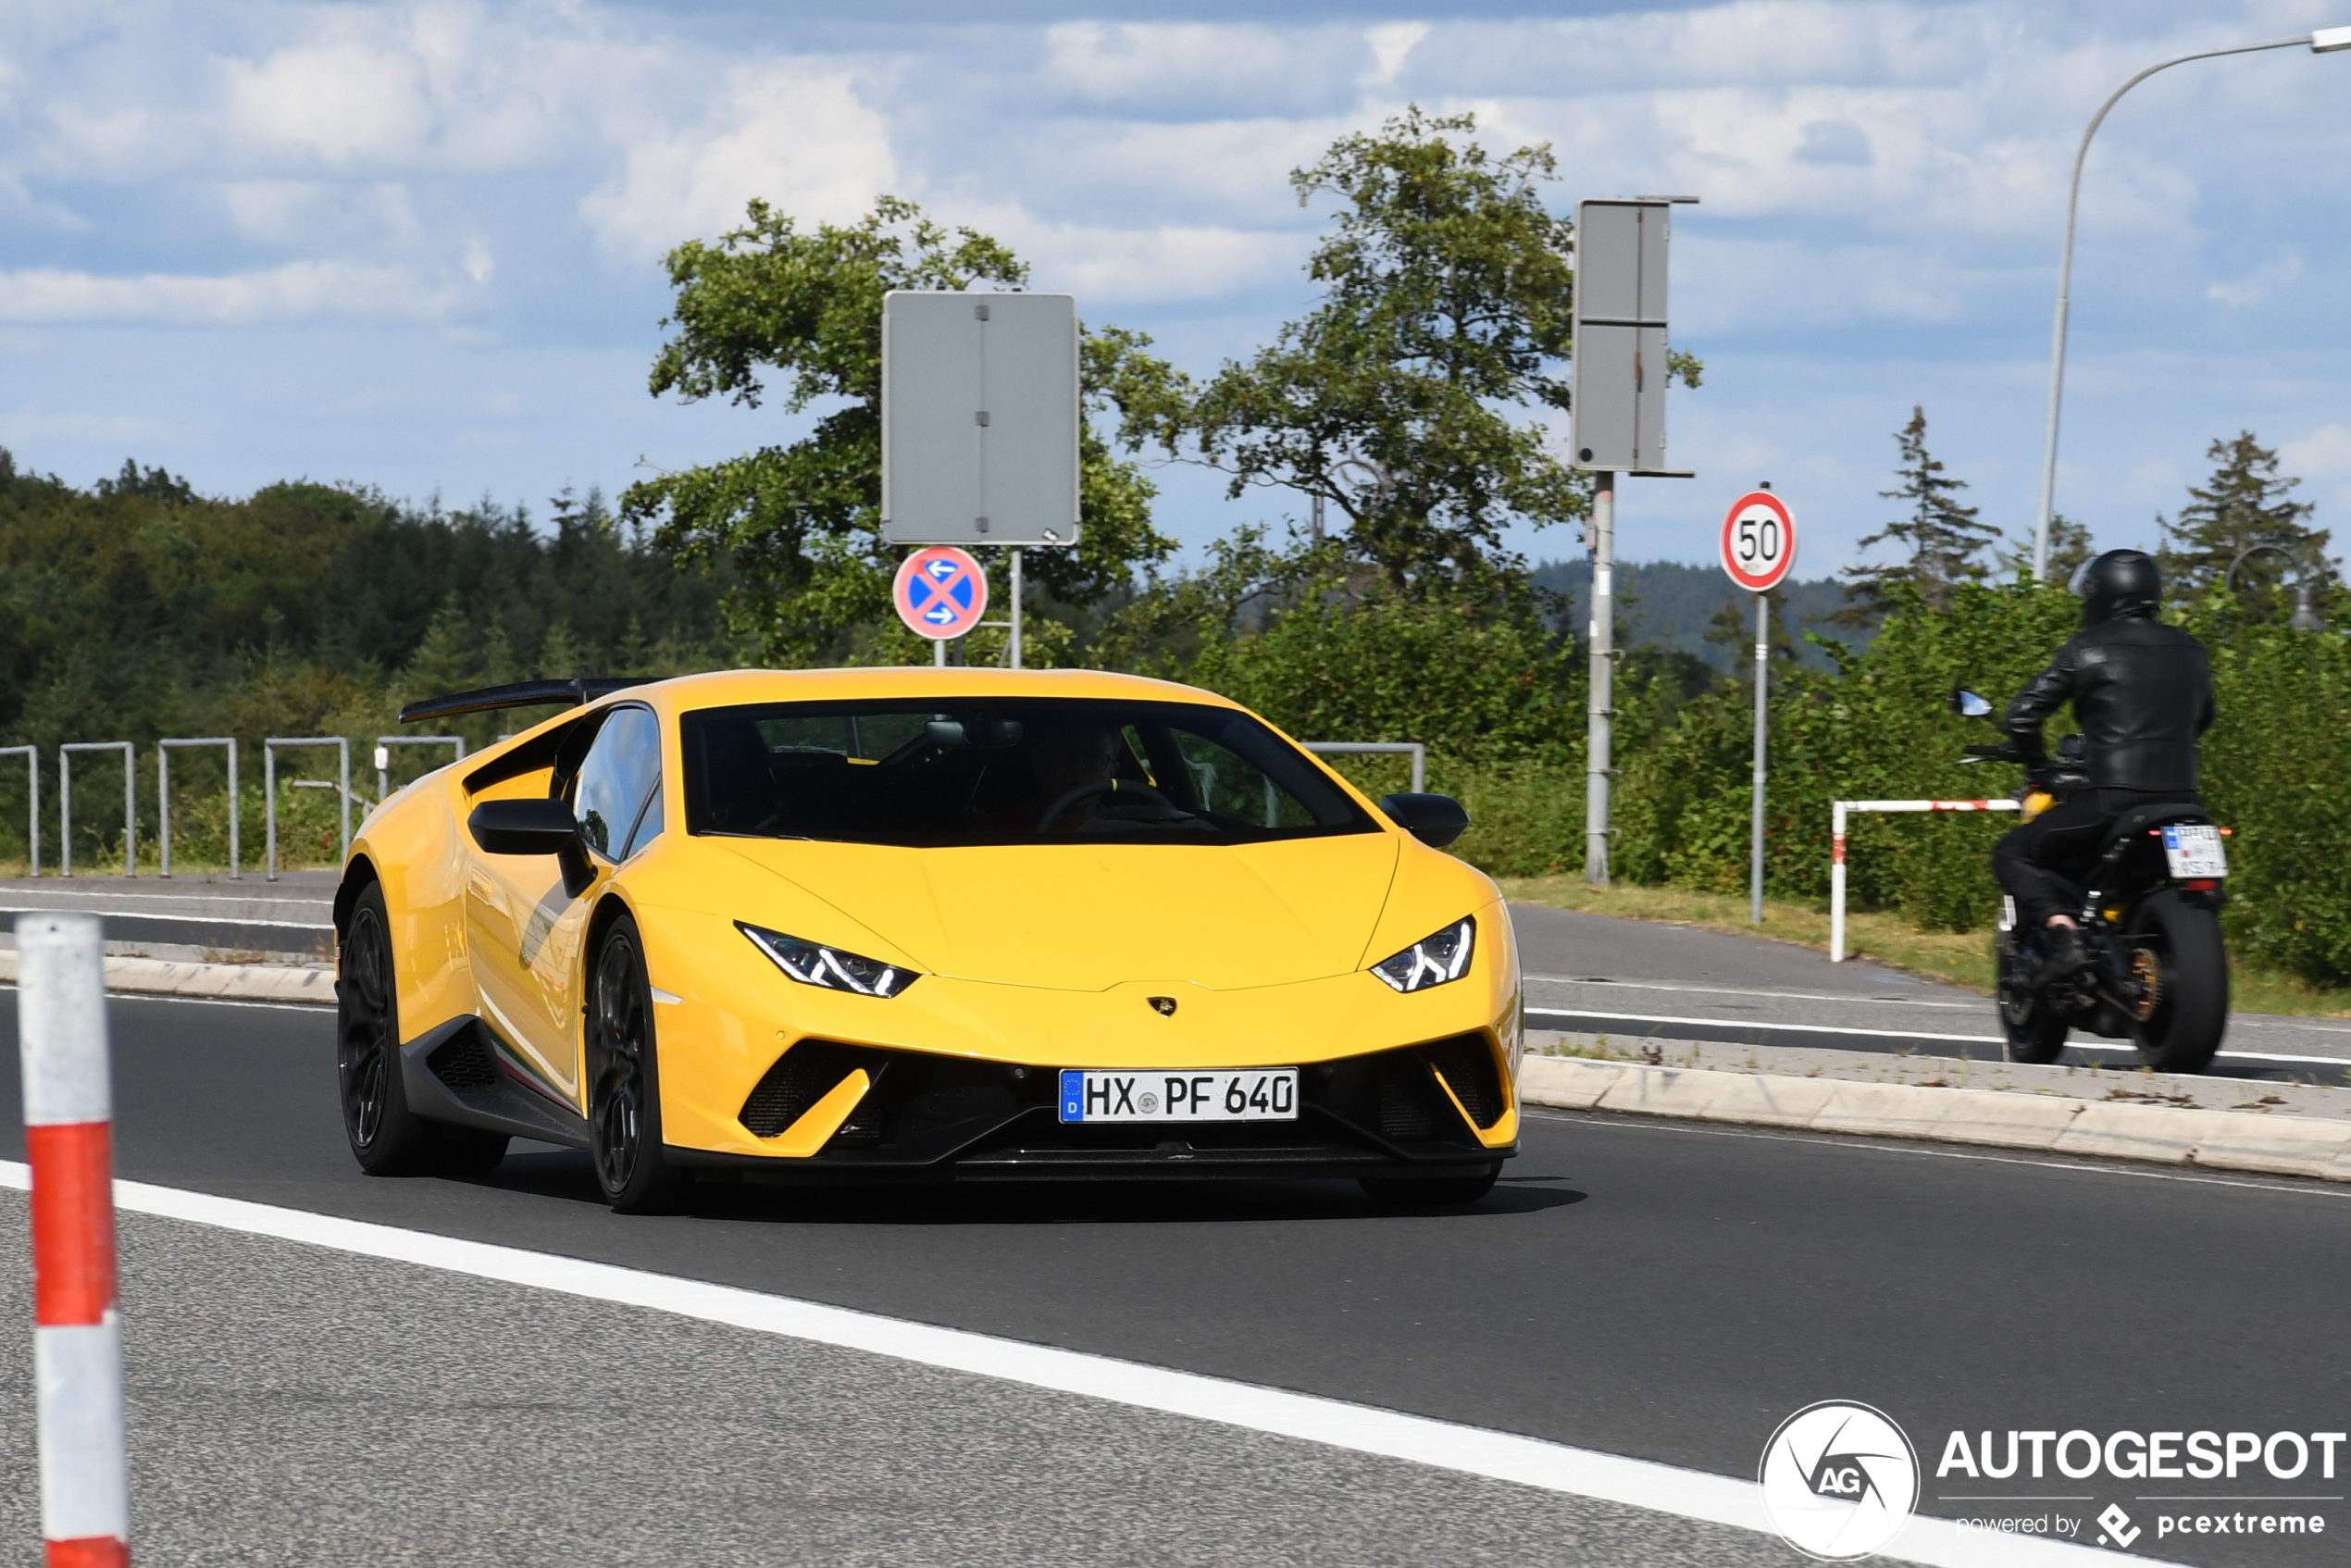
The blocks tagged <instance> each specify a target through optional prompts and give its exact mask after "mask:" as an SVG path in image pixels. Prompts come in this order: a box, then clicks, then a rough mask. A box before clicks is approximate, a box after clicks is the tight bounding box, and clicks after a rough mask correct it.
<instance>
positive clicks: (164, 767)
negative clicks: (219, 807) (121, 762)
mask: <svg viewBox="0 0 2351 1568" xmlns="http://www.w3.org/2000/svg"><path fill="white" fill-rule="evenodd" d="M188 746H226V747H228V748H229V880H230V881H231V882H242V881H243V880H244V872H243V869H242V868H241V867H240V866H239V865H238V855H237V742H236V739H235V737H233V736H229V735H210V736H205V737H204V738H203V739H201V740H158V741H156V742H155V837H156V840H157V841H158V842H159V843H160V844H161V846H162V852H163V874H164V875H165V876H166V877H168V876H170V875H171V753H172V749H173V748H174V747H188Z"/></svg>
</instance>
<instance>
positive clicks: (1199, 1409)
mask: <svg viewBox="0 0 2351 1568" xmlns="http://www.w3.org/2000/svg"><path fill="white" fill-rule="evenodd" d="M0 1188H16V1189H18V1190H19V1191H24V1190H28V1189H29V1188H31V1170H30V1168H29V1167H28V1166H26V1165H25V1164H22V1163H20V1162H19V1161H14V1160H0ZM114 1188H115V1206H116V1207H117V1208H118V1209H121V1210H126V1211H128V1212H130V1213H140V1214H155V1215H157V1216H159V1217H162V1218H165V1219H176V1220H182V1221H186V1222H187V1223H189V1224H192V1225H207V1226H215V1227H217V1228H218V1229H222V1230H231V1231H236V1232H238V1233H240V1234H242V1235H246V1236H268V1237H275V1238H278V1239H280V1240H283V1241H296V1242H302V1243H305V1244H306V1245H309V1246H314V1247H326V1248H330V1249H332V1250H334V1251H339V1252H351V1253H356V1254H357V1255H359V1256H362V1257H369V1258H383V1259H386V1260H388V1261H391V1262H394V1263H414V1264H416V1265H417V1266H419V1267H423V1268H433V1269H441V1270H442V1271H444V1272H446V1273H450V1274H458V1275H465V1276H469V1277H471V1278H475V1279H492V1280H498V1281H501V1282H503V1283H505V1284H510V1285H521V1286H527V1287H529V1288H533V1289H540V1290H553V1291H556V1292H558V1293H560V1294H563V1295H566V1296H579V1297H584V1298H586V1299H588V1300H597V1301H612V1302H615V1303H617V1304H619V1305H622V1306H632V1307H641V1308H644V1309H647V1310H650V1311H653V1312H664V1313H674V1314H676V1315H678V1316H679V1317H688V1318H693V1319H695V1320H697V1321H699V1322H703V1323H717V1324H724V1325H728V1326H730V1327H735V1328H745V1329H750V1330H752V1331H753V1332H754V1333H761V1334H775V1335H780V1336H782V1337H784V1338H792V1339H802V1340H807V1341H809V1342H811V1343H814V1344H819V1345H832V1346H837V1347H839V1348H840V1349H842V1350H862V1351H865V1352H866V1353H867V1354H870V1355H878V1356H888V1357H890V1358H891V1359H893V1360H897V1361H905V1362H913V1363H916V1364H918V1365H922V1366H935V1367H942V1368H945V1369H947V1370H949V1371H953V1372H966V1373H970V1374H973V1375H976V1376H981V1377H994V1378H1000V1379H1002V1380H1003V1381H1005V1382H1008V1383H1019V1384H1024V1385H1026V1386H1027V1387H1030V1388H1051V1389H1053V1390H1054V1391H1056V1392H1059V1393H1064V1394H1076V1395H1078V1396H1080V1397H1082V1398H1087V1399H1095V1400H1106V1401H1108V1402H1110V1403H1113V1404H1121V1405H1126V1406H1130V1407H1132V1408H1134V1409H1138V1410H1151V1411H1158V1412H1163V1413H1164V1414H1169V1415H1184V1416H1190V1417H1192V1418H1193V1419H1195V1420H1200V1421H1215V1422H1221V1423H1223V1424H1225V1425H1229V1426H1238V1427H1241V1428H1243V1429H1244V1430H1247V1431H1251V1432H1263V1433H1267V1434H1270V1435H1272V1436H1275V1437H1295V1438H1298V1439H1300V1440H1301V1441H1304V1442H1310V1443H1321V1444H1323V1445H1325V1447H1329V1448H1335V1449H1344V1450H1349V1451H1351V1452H1355V1453H1368V1454H1376V1455H1379V1456H1381V1457H1383V1458H1387V1459H1400V1460H1404V1461H1407V1462H1412V1463H1415V1464H1425V1465H1429V1466H1431V1467H1433V1468H1436V1469H1439V1470H1451V1471H1457V1472H1460V1473H1462V1474H1464V1475H1482V1476H1486V1477H1487V1478H1489V1479H1492V1480H1497V1481H1508V1482H1512V1483H1514V1484H1516V1485H1519V1486H1524V1487H1536V1488H1538V1489H1540V1490H1543V1491H1549V1492H1561V1493H1564V1494H1566V1495H1568V1496H1571V1497H1581V1498H1590V1499H1593V1500H1598V1501H1603V1502H1612V1503H1621V1504H1623V1505H1625V1506H1627V1507H1632V1508H1642V1509H1647V1510H1648V1511H1650V1512H1656V1513H1670V1514H1673V1515H1674V1516H1676V1517H1679V1518H1683V1519H1695V1520H1698V1521H1701V1522H1703V1523H1706V1524H1727V1525H1730V1526H1732V1527H1734V1528H1736V1529H1742V1530H1752V1531H1756V1532H1759V1533H1761V1534H1766V1535H1768V1534H1770V1533H1771V1525H1770V1524H1769V1522H1768V1521H1767V1520H1766V1519H1765V1517H1764V1513H1763V1507H1762V1501H1761V1499H1760V1497H1759V1496H1758V1494H1757V1491H1756V1487H1755V1484H1754V1483H1753V1482H1751V1481H1742V1480H1736V1479H1734V1478H1732V1477H1730V1476H1727V1475H1709V1474H1707V1473H1706V1472H1704V1471H1698V1470H1685V1469H1682V1468H1680V1467H1679V1466H1676V1465H1671V1464H1659V1463H1656V1462H1653V1461H1649V1460H1642V1459H1625V1458H1623V1457H1621V1456H1619V1455H1616V1454H1610V1453H1601V1452H1599V1451H1598V1450H1592V1449H1578V1448H1570V1447H1568V1446H1567V1445H1565V1444H1563V1443H1549V1442H1545V1441H1543V1440H1542V1439H1540V1438H1537V1437H1519V1436H1517V1435H1515V1434H1513V1433H1509V1432H1494V1431H1488V1430H1486V1429H1485V1428H1483V1427H1477V1426H1462V1425H1456V1424H1454V1423H1452V1422H1448V1421H1437V1420H1434V1419H1431V1418H1430V1417H1427V1416H1420V1415H1406V1414H1404V1413H1402V1412H1398V1411H1389V1410H1380V1409H1376V1408H1375V1407H1372V1406H1369V1405H1357V1404H1349V1403H1346V1402H1344V1401H1342V1400H1330V1399H1323V1398H1320V1397H1318V1396H1315V1395H1312V1394H1299V1393H1292V1392H1290V1391H1288V1390H1287V1389H1283V1388H1260V1387H1257V1386H1256V1385H1253V1384H1248V1383H1238V1382H1233V1381H1231V1380H1229V1379H1226V1378H1222V1377H1208V1376H1203V1375H1200V1374H1199V1373H1194V1372H1176V1371H1173V1370H1170V1369H1168V1368H1166V1367H1157V1366H1146V1365H1143V1364H1142V1363H1138V1362H1127V1361H1120V1360H1117V1359H1115V1358H1114V1357H1111V1356H1101V1355H1092V1354H1088V1353H1087V1352H1084V1351H1080V1350H1059V1349H1056V1348H1054V1347H1052V1346H1050V1345H1031V1344H1024V1343H1021V1342H1020V1341H1018V1340H1014V1339H1000V1338H996V1337H994V1336H992V1335H987V1334H975V1333H972V1332H970V1331H969V1330H967V1329H961V1328H940V1327H937V1326H935V1325H930V1324H924V1323H909V1322H907V1321H905V1320H904V1319H902V1318H893V1317H883V1316H881V1315H879V1314H877V1313H861V1312H852V1311H851V1310H850V1309H848V1308H846V1307H830V1306H825V1305H822V1304H821V1303H818V1302H815V1301H802V1300H794V1299H792V1298H790V1297H789V1296H769V1295H763V1294H761V1293H760V1292H758V1291H754V1290H743V1289H739V1288H735V1287H733V1286H728V1285H712V1284H709V1283H706V1282H704V1281H703V1280H698V1279H681V1278H678V1277H677V1276H670V1275H658V1274H647V1273H644V1272H642V1271H641V1270H638V1269H628V1268H619V1267H616V1266H615V1265H613V1264H611V1263H588V1262H586V1261H584V1260H581V1259H578V1258H562V1257H556V1256H554V1255H553V1254H551V1253H546V1252H530V1251H523V1250H522V1249H520V1248H516V1247H498V1246H492V1245H491V1244H489V1243H487V1242H481V1241H466V1240H461V1239H459V1238H456V1237H451V1236H436V1235H433V1234H432V1233H430V1232H429V1231H417V1230H403V1229H401V1228H399V1227H397V1226H386V1225H375V1224H371V1223H369V1222H367V1221H365V1220H348V1219H342V1218H340V1217H338V1216H335V1215H332V1214H319V1213H309V1212H308V1211H306V1210H302V1209H281V1208H279V1207H277V1206H275V1205H273V1204H267V1203H249V1202H246V1201H243V1199H237V1198H221V1197H216V1196H214V1195H213V1194H211V1193H207V1192H190V1191H187V1190H184V1189H182V1188H172V1187H153V1186H150V1185H148V1184H147V1183H145V1182H138V1181H117V1182H116V1183H115V1184H114ZM1897 1549H1898V1551H1899V1555H1900V1557H1901V1559H1902V1560H1903V1561H1907V1562H1920V1563H1926V1564H1929V1565H1931V1568H2009V1565H2011V1564H2023V1565H2025V1568H2034V1565H2036V1564H2042V1563H2046V1564H2049V1565H2050V1568H2059V1565H2063V1568H2091V1565H2093V1564H2096V1563H2111V1562H2113V1561H2114V1560H2113V1558H2112V1556H2111V1555H2110V1554H2108V1553H2106V1552H2095V1551H2092V1550H2090V1549H2088V1548H2085V1547H2078V1546H2069V1545H2065V1544H2063V1543H2060V1542H2056V1541H2043V1540H2037V1539H2019V1538H2014V1537H1996V1538H1995V1537H1989V1536H1988V1535H1987V1534H1985V1533H1984V1532H1971V1531H1964V1530H1961V1529H1960V1528H1959V1526H1958V1525H1957V1524H1953V1523H1952V1522H1950V1521H1949V1520H1945V1519H1932V1518H1924V1517H1921V1518H1917V1519H1913V1520H1912V1521H1911V1523H1910V1524H1909V1528H1908V1529H1906V1530H1905V1531H1904V1532H1903V1534H1902V1536H1901V1538H1900V1540H1899V1541H1898V1542H1897ZM1889 1555H1891V1553H1890V1554H1889Z"/></svg>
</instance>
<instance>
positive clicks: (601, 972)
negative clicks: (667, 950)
mask: <svg viewBox="0 0 2351 1568" xmlns="http://www.w3.org/2000/svg"><path fill="white" fill-rule="evenodd" d="M653 1033H654V1031H653V987H652V984H651V982H649V981H648V980H647V979H646V978H645V958H644V950H643V946H642V943H641V940H640V939H639V937H638V934H637V923H636V922H635V921H634V920H632V919H630V918H629V917H628V915H621V916H619V917H618V918H617V919H616V920H615V921H614V922H613V923H612V925H611V927H609V928H608V929H607V930H606V931H605V932H604V938H603V941H602V942H601V943H600V944H599V945H598V946H597V949H596V966H595V970H594V977H593V979H592V980H591V985H590V989H589V1002H588V1142H589V1150H590V1152H591V1155H592V1156H593V1158H594V1161H595V1166H596V1184H597V1186H598V1187H600V1188H603V1194H604V1201H606V1202H607V1203H610V1204H611V1205H612V1206H613V1208H614V1209H615V1210H616V1211H617V1212H618V1213H624V1214H644V1213H661V1212H663V1211H664V1210H666V1209H669V1208H672V1207H674V1206H675V1205H676V1203H677V1202H678V1199H679V1198H680V1196H681V1195H682V1194H683V1192H684V1189H685V1187H686V1179H685V1175H684V1173H683V1172H681V1171H679V1170H678V1168H677V1167H676V1166H675V1165H674V1164H672V1163H671V1162H670V1160H669V1158H668V1156H667V1155H666V1154H665V1153H664V1152H663V1146H662V1141H661V1069H660V1064H659V1059H658V1056H657V1054H656V1052H655V1049H654V1040H653Z"/></svg>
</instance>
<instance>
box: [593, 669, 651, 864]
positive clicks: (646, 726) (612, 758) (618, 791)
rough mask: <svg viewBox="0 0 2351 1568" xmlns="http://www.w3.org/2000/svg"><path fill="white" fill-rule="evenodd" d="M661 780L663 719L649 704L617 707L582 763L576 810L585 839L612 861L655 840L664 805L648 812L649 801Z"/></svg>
mask: <svg viewBox="0 0 2351 1568" xmlns="http://www.w3.org/2000/svg"><path fill="white" fill-rule="evenodd" d="M660 784H661V721H660V720H659V719H658V718H655V717H654V716H653V712H652V710H651V709H648V708H639V707H626V708H619V709H616V710H615V711H614V713H613V716H611V717H610V718H608V719H606V720H604V725H603V728H602V729H601V730H599V731H598V732H597V734H596V740H595V743H594V744H593V745H591V746H590V747H589V748H588V755H587V756H586V757H584V758H583V759H581V761H580V764H579V779H578V786H577V788H576V789H575V790H574V792H573V795H572V801H573V807H572V811H573V815H575V816H576V817H577V818H578V822H579V836H580V838H581V839H583V840H586V841H587V844H588V847H589V848H590V849H591V850H593V851H595V852H597V853H598V854H600V855H602V856H603V858H604V859H606V860H610V861H620V860H626V859H627V858H628V855H629V853H630V852H631V851H632V850H634V849H636V848H641V847H642V846H643V845H645V844H648V843H651V842H652V841H653V836H654V835H655V834H658V833H659V832H660V831H661V816H660V811H661V808H660V805H659V803H658V802H656V803H654V804H653V809H652V811H650V812H647V810H646V802H647V797H648V796H651V795H653V794H654V793H656V791H657V790H658V789H659V787H660ZM640 815H646V816H648V817H650V819H651V821H650V830H648V829H647V828H637V824H638V818H639V816H640ZM631 828H637V831H636V833H635V834H634V835H633V839H634V842H632V841H631V840H632V835H631V833H630V829H631Z"/></svg>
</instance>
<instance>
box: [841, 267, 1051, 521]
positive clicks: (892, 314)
mask: <svg viewBox="0 0 2351 1568" xmlns="http://www.w3.org/2000/svg"><path fill="white" fill-rule="evenodd" d="M1077 418H1078V406H1077V301H1076V297H1075V296H1073V295H1070V294H975V293H917V292H907V291H894V292H890V293H889V294H887V295H885V296H884V297H883V301H882V537H883V538H884V539H885V540H886V541H889V542H890V543H892V544H965V545H968V544H1023V545H1069V544H1075V543H1076V542H1077Z"/></svg>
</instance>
